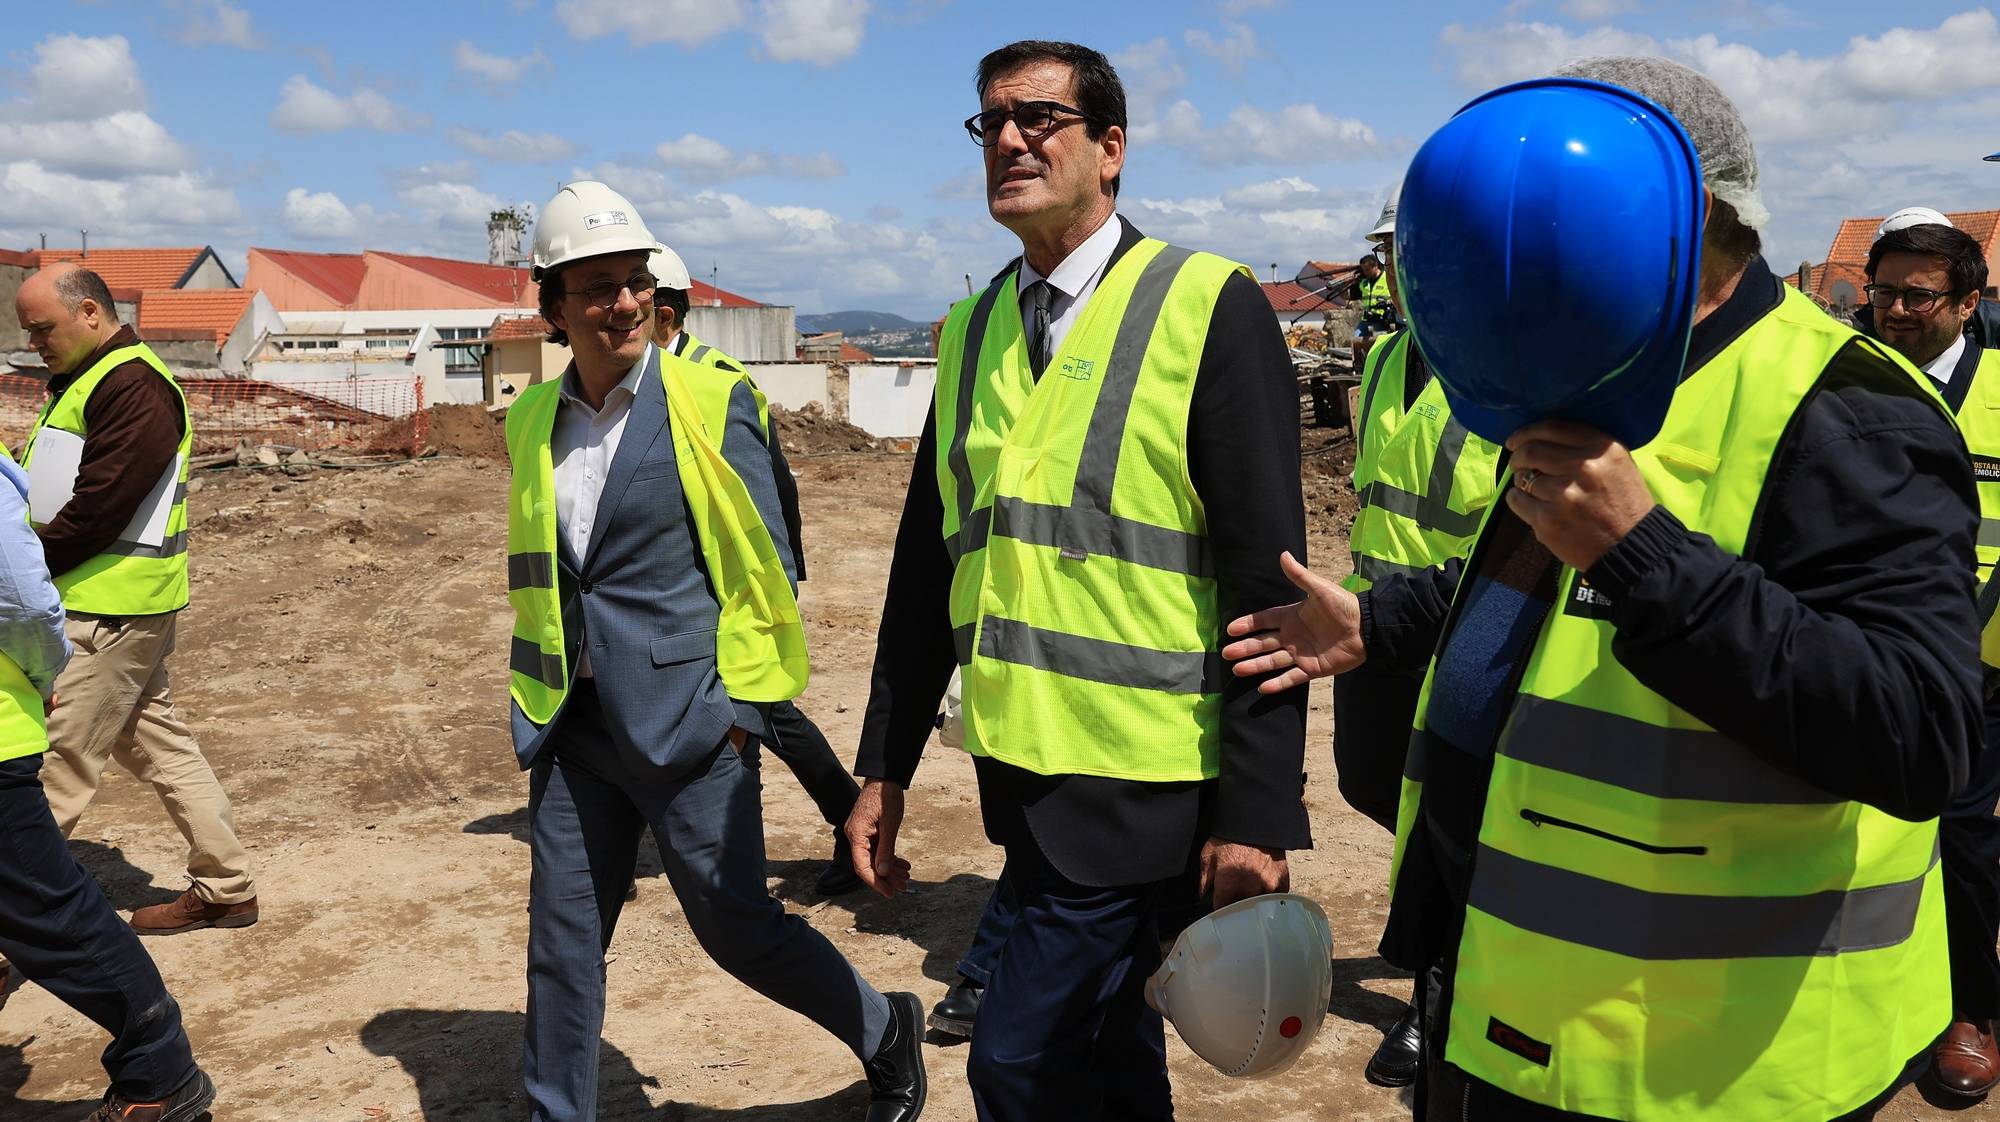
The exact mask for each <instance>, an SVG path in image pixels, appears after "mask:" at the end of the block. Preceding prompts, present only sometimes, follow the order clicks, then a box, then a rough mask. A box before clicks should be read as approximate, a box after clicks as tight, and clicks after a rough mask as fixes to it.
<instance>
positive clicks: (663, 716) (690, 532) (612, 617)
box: [513, 349, 791, 770]
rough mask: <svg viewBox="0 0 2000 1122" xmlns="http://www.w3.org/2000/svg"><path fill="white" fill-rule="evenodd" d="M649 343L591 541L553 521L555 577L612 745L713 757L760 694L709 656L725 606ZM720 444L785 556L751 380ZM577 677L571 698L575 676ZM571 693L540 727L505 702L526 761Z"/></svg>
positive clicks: (748, 717) (754, 709)
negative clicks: (739, 695) (684, 482)
mask: <svg viewBox="0 0 2000 1122" xmlns="http://www.w3.org/2000/svg"><path fill="white" fill-rule="evenodd" d="M652 355H653V357H652V360H651V361H650V362H649V363H648V366H647V370H646V373H645V375H644V376H643V377H641V378H640V379H639V389H638V395H637V396H636V397H635V398H634V399H633V402H632V413H631V415H630V416H629V417H627V418H626V420H625V432H624V436H623V437H622V438H621V439H620V441H619V444H618V454H617V455H616V456H615V457H613V459H612V461H611V470H610V472H609V474H608V475H607V477H606V479H605V481H604V492H603V495H602V497H601V498H600V499H599V500H598V506H597V525H596V529H595V530H594V531H593V532H592V534H591V539H590V547H589V552H588V554H587V555H586V556H584V557H581V558H578V557H576V556H575V555H574V553H573V552H572V551H571V549H570V547H569V544H568V541H567V540H566V538H565V536H564V535H557V537H558V543H557V550H556V585H557V591H558V594H559V595H560V597H561V600H562V612H563V638H564V640H565V642H566V644H567V645H568V648H569V650H568V654H569V665H570V667H571V673H572V674H574V673H575V667H576V666H577V663H578V662H579V659H578V655H579V653H580V652H581V651H582V650H583V649H584V647H585V646H588V648H589V650H590V665H591V673H592V674H593V675H594V676H595V678H596V686H597V696H598V699H599V701H600V703H601V704H602V706H603V709H604V718H605V725H606V727H607V728H608V729H609V730H610V732H611V737H612V740H613V742H614V746H615V747H616V748H617V750H618V752H619V754H620V755H621V756H622V757H624V758H625V759H627V760H628V761H629V762H631V763H633V764H635V765H638V764H645V765H651V766H653V767H659V768H668V769H673V770H679V769H681V768H684V767H687V766H689V765H692V764H696V763H699V762H700V761H702V760H705V759H707V757H708V755H709V753H711V752H713V751H714V750H715V747H716V746H717V745H718V744H720V743H721V742H722V739H723V736H724V734H726V733H727V732H728V731H729V729H730V727H731V726H732V725H734V726H737V727H741V728H743V729H746V730H748V731H750V732H752V733H755V734H757V735H759V736H764V735H767V734H768V729H767V727H766V721H765V715H764V709H763V707H761V706H757V705H752V704H750V703H748V702H738V701H734V700H732V699H731V698H730V697H729V694H728V692H727V690H725V689H724V687H723V684H722V678H721V675H720V674H719V673H718V671H717V670H716V665H715V630H716V620H717V617H718V616H719V614H720V612H721V608H720V607H719V603H718V601H717V599H716V595H715V592H714V589H713V588H712V587H711V585H710V582H709V573H708V567H707V564H706V563H705V562H704V561H703V559H702V554H701V547H700V545H699V544H698V543H697V542H696V541H695V536H694V523H693V520H692V518H691V517H690V516H689V514H688V508H687V499H686V496H685V494H684V493H683V492H682V490H681V477H680V465H679V460H678V458H677V457H676V456H675V455H674V440H673V432H672V429H671V423H670V421H669V419H668V416H667V397H666V390H665V388H664V386H663V385H662V384H661V382H660V370H659V352H658V351H657V349H656V350H654V351H653V352H652ZM568 376H569V374H568V372H565V373H564V377H568ZM722 454H723V457H724V458H725V459H727V460H728V461H729V464H730V466H731V467H733V468H735V469H736V473H737V474H738V475H740V476H741V477H742V478H743V482H744V484H745V485H746V486H747V487H748V488H749V490H750V495H751V498H752V499H753V500H755V502H756V504H757V510H758V513H759V514H760V515H761V516H762V517H763V519H764V524H765V526H767V527H768V528H769V529H770V532H771V539H772V542H773V544H775V545H776V546H777V549H778V555H779V556H780V557H781V558H790V557H791V544H790V540H789V538H788V537H787V536H786V533H785V520H784V516H783V513H782V511H781V509H780V506H779V502H778V492H777V487H776V485H775V484H774V482H773V479H772V468H771V464H772V461H771V452H770V448H769V446H768V444H766V442H765V439H764V433H763V429H762V427H761V426H760V424H759V422H758V419H757V406H756V399H755V398H754V397H753V396H752V394H751V392H750V388H749V387H748V386H746V385H738V386H737V387H736V390H735V392H734V393H733V395H732V396H731V398H730V403H729V422H728V426H727V429H726V430H725V433H724V436H723V441H722ZM571 686H572V693H571V695H570V696H571V698H573V697H574V686H575V682H574V680H572V682H571ZM568 704H569V701H568V699H565V702H564V706H563V709H559V710H557V712H556V715H555V717H554V718H553V719H552V720H550V722H549V723H548V724H547V725H543V726H539V727H538V726H536V725H535V724H534V722H532V721H530V720H528V718H527V716H526V715H525V714H523V713H522V712H521V710H520V707H519V706H514V707H513V733H514V751H515V754H516V755H517V756H518V757H519V758H520V761H521V766H522V767H523V768H527V767H530V766H532V765H533V764H534V762H535V759H536V757H537V756H538V755H539V754H540V752H541V750H542V748H543V745H544V744H545V742H546V741H547V740H548V737H549V733H550V731H551V730H552V729H554V728H555V727H556V726H557V725H559V724H560V723H561V722H562V720H563V712H564V710H566V709H567V708H568Z"/></svg>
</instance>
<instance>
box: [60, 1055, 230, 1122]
mask: <svg viewBox="0 0 2000 1122" xmlns="http://www.w3.org/2000/svg"><path fill="white" fill-rule="evenodd" d="M214 1102H215V1084H213V1083H210V1082H209V1081H208V1076H207V1075H205V1074H204V1073H203V1072H202V1070H201V1069H200V1068H196V1069H195V1072H194V1075H193V1076H192V1077H191V1078H189V1079H188V1081H187V1082H186V1083H183V1084H181V1085H180V1087H179V1089H177V1090H175V1091H174V1093H173V1094H171V1095H168V1096H167V1097H166V1098H165V1099H164V1100H162V1101H159V1102H137V1101H134V1100H132V1099H128V1098H126V1097H125V1096H123V1095H121V1094H119V1093H118V1092H116V1091H106V1092H104V1105H102V1106H100V1107H98V1108H97V1109H96V1110H95V1111H93V1112H92V1113H91V1115H90V1117H89V1118H87V1119H85V1120H84V1122H194V1120H195V1119H197V1118H200V1117H202V1116H203V1115H204V1114H206V1113H207V1112H208V1108H209V1105H210V1104H212V1103H214Z"/></svg>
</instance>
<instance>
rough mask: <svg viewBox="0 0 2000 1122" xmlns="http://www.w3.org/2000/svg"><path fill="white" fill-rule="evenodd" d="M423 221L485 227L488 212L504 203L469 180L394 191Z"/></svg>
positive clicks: (421, 185) (427, 184)
mask: <svg viewBox="0 0 2000 1122" xmlns="http://www.w3.org/2000/svg"><path fill="white" fill-rule="evenodd" d="M396 197H397V198H399V199H401V200H403V202H404V203H405V204H406V205H407V206H409V207H410V208H411V209H412V210H413V211H414V212H415V216H416V217H417V218H418V219H419V220H420V221H423V222H429V223H442V224H446V225H453V226H476V227H479V228H481V229H484V228H485V225H486V219H487V216H488V215H490V214H492V213H493V212H494V211H496V210H499V209H500V208H501V207H504V206H506V205H507V202H506V200H504V199H502V198H501V197H500V196H498V195H495V194H491V193H489V192H486V191H482V190H480V189H479V188H477V187H474V186H473V185H471V184H470V183H425V184H420V185H417V186H413V187H405V188H403V189H402V190H401V191H398V192H396Z"/></svg>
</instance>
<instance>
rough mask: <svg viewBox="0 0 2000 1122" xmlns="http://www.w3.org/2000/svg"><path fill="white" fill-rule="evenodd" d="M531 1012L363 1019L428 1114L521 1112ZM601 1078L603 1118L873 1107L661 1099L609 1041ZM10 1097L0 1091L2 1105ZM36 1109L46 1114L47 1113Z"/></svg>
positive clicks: (839, 1101) (837, 1098)
mask: <svg viewBox="0 0 2000 1122" xmlns="http://www.w3.org/2000/svg"><path fill="white" fill-rule="evenodd" d="M525 1020H526V1018H524V1017H523V1016H522V1015H521V1014H519V1013H513V1012H502V1011H499V1010H472V1011H465V1010H449V1009H393V1010H390V1011H389V1012H387V1013H382V1014H379V1015H378V1016H376V1017H375V1018H374V1019H373V1020H371V1021H369V1022H368V1023H367V1024H365V1025H363V1026H362V1027H361V1043H362V1045H363V1046H364V1047H366V1048H367V1049H368V1050H369V1051H370V1052H373V1053H374V1054H376V1055H378V1056H388V1057H391V1058H393V1059H395V1060H396V1062H397V1063H399V1064H401V1065H402V1066H403V1070H404V1071H405V1072H406V1073H408V1074H409V1076H410V1079H411V1081H412V1082H414V1083H415V1084H416V1085H417V1107H418V1109H419V1110H420V1111H422V1114H421V1115H420V1116H419V1117H421V1118H422V1120H423V1122H487V1120H489V1119H493V1118H517V1117H520V1116H522V1115H524V1114H525V1113H526V1112H527V1111H526V1106H525V1100H524V1098H523V1096H522V1093H521V1063H520V1056H521V1032H522V1028H523V1025H524V1022H525ZM0 1063H4V1053H0ZM7 1070H8V1069H7V1068H6V1067H4V1066H0V1088H5V1087H6V1086H7V1084H6V1083H5V1082H4V1080H5V1079H6V1073H7ZM597 1086H598V1099H597V1117H598V1119H600V1122H624V1120H633V1122H637V1120H644V1122H825V1120H829V1119H858V1118H860V1117H861V1116H862V1115H863V1114H864V1113H865V1112H866V1111H867V1109H868V1084H867V1083H866V1082H863V1081H859V1080H857V1081H856V1082H854V1083H853V1084H851V1085H850V1086H847V1087H845V1088H843V1089H841V1090H839V1091H836V1092H834V1093H833V1094H830V1095H826V1096H824V1097H821V1098H817V1099H813V1100H812V1101H810V1102H798V1103H776V1104H771V1105H768V1106H750V1107H741V1108H736V1109H723V1108H718V1107H705V1106H695V1105H691V1104H685V1103H675V1102H669V1103H668V1104H667V1105H665V1106H662V1107H655V1106H653V1105H652V1103H651V1102H650V1101H649V1100H648V1098H647V1096H646V1090H647V1089H648V1088H651V1089H654V1090H658V1089H660V1082H659V1080H658V1078H657V1077H654V1076H650V1075H643V1074H641V1073H640V1072H639V1070H638V1069H637V1068H635V1067H634V1066H633V1064H632V1061H631V1059H630V1058H629V1057H627V1056H626V1055H625V1053H623V1052H621V1051H619V1050H618V1049H617V1048H614V1047H612V1046H611V1045H610V1044H608V1043H607V1044H605V1045H604V1046H603V1050H602V1052H601V1053H600V1056H599V1061H598V1084H597ZM5 1102H6V1100H4V1099H0V1105H4V1104H5ZM84 1105H86V1106H88V1105H89V1104H84ZM6 1117H7V1119H8V1122H14V1119H15V1118H16V1117H17V1115H15V1114H14V1113H12V1112H11V1111H9V1112H8V1113H7V1115H6ZM29 1117H30V1118H32V1119H33V1122H42V1116H40V1115H34V1116H29ZM73 1117H75V1115H74V1113H68V1114H54V1115H49V1116H48V1119H49V1120H50V1122H53V1120H54V1119H56V1118H62V1119H65V1120H67V1119H70V1118H73Z"/></svg>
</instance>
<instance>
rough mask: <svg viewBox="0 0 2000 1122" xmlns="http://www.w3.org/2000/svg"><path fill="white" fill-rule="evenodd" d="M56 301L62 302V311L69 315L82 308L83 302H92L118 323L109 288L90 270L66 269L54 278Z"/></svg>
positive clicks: (115, 303) (101, 278) (116, 304)
mask: <svg viewBox="0 0 2000 1122" xmlns="http://www.w3.org/2000/svg"><path fill="white" fill-rule="evenodd" d="M55 290H56V299H58V300H61V301H62V306H63V309H64V310H65V311H67V312H69V314H71V315H75V314H76V313H77V310H78V309H80V308H82V307H83V302H84V301H85V300H92V301H95V302H96V303H97V306H98V307H99V308H100V309H102V310H103V312H104V314H105V315H106V316H108V317H110V319H111V322H112V323H117V322H118V302H117V301H116V300H113V299H112V298H111V286H110V285H108V284H105V283H104V278H103V277H100V276H98V275H97V273H96V272H95V271H93V270H90V269H68V270H65V271H64V272H62V273H60V274H58V275H57V276H56V283H55Z"/></svg>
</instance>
